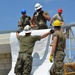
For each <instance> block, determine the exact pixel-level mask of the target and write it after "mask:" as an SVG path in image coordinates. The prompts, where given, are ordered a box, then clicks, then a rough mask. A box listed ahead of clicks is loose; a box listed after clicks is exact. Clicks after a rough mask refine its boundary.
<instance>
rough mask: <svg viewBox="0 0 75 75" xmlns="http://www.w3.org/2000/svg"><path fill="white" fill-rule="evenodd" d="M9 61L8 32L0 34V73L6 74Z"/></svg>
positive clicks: (8, 68)
mask: <svg viewBox="0 0 75 75" xmlns="http://www.w3.org/2000/svg"><path fill="white" fill-rule="evenodd" d="M11 61H12V59H11V48H10V34H0V75H8V73H9V71H10V69H11Z"/></svg>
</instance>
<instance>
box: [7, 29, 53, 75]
mask: <svg viewBox="0 0 75 75" xmlns="http://www.w3.org/2000/svg"><path fill="white" fill-rule="evenodd" d="M49 30H50V29H45V30H32V34H31V35H42V34H44V33H46V32H48V31H49ZM20 35H24V32H21V33H20ZM50 40H51V38H50V35H49V36H48V37H46V38H44V39H41V40H40V41H37V42H36V43H35V47H34V50H33V54H32V56H33V66H32V72H31V75H50V74H49V70H50V67H51V65H52V63H50V61H49V55H50V51H51V47H50ZM10 45H11V53H12V67H11V70H10V72H9V74H8V75H15V74H14V66H15V63H16V61H17V56H18V51H19V42H18V40H17V38H16V33H13V32H12V33H11V34H10Z"/></svg>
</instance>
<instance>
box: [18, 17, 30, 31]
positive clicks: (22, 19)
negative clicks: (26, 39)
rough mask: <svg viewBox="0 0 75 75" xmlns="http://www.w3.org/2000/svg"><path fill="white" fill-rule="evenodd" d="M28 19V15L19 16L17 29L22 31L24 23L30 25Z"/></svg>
mask: <svg viewBox="0 0 75 75" xmlns="http://www.w3.org/2000/svg"><path fill="white" fill-rule="evenodd" d="M30 20H31V17H30V16H25V17H24V18H23V17H20V20H19V21H18V31H22V30H23V29H24V27H25V26H26V25H30Z"/></svg>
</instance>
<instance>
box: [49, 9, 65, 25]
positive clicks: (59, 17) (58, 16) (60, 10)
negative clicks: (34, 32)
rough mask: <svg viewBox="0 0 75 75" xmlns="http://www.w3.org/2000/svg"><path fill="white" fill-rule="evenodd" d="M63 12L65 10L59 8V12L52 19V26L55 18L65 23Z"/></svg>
mask: <svg viewBox="0 0 75 75" xmlns="http://www.w3.org/2000/svg"><path fill="white" fill-rule="evenodd" d="M62 12H63V10H62V9H61V8H60V9H58V14H55V15H54V16H53V18H52V19H51V21H50V25H51V26H52V22H53V21H55V20H59V21H60V22H61V24H64V19H63V16H62Z"/></svg>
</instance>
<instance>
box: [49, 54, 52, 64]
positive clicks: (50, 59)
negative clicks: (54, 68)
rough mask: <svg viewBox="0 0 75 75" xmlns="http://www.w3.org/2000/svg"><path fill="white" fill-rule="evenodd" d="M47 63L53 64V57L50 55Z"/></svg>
mask: <svg viewBox="0 0 75 75" xmlns="http://www.w3.org/2000/svg"><path fill="white" fill-rule="evenodd" d="M49 61H50V62H51V63H52V62H53V55H52V54H50V57H49Z"/></svg>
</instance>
